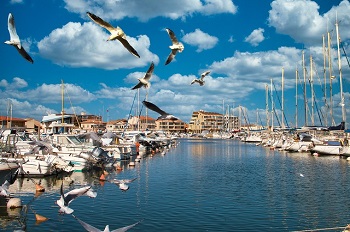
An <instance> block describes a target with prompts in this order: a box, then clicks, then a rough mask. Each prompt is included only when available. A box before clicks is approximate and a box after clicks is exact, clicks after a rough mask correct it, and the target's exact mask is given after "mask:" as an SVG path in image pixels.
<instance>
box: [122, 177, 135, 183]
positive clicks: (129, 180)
mask: <svg viewBox="0 0 350 232" xmlns="http://www.w3.org/2000/svg"><path fill="white" fill-rule="evenodd" d="M136 179H137V177H135V178H133V179H124V180H123V182H124V183H127V184H128V183H131V182H133V181H134V180H136Z"/></svg>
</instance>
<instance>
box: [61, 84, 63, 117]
mask: <svg viewBox="0 0 350 232" xmlns="http://www.w3.org/2000/svg"><path fill="white" fill-rule="evenodd" d="M61 98H62V99H61V102H62V106H61V109H62V111H61V116H62V118H61V123H64V83H63V80H61Z"/></svg>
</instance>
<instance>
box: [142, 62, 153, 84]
mask: <svg viewBox="0 0 350 232" xmlns="http://www.w3.org/2000/svg"><path fill="white" fill-rule="evenodd" d="M153 70H154V63H153V62H152V64H151V65H150V66H149V68H148V70H147V72H146V75H145V77H144V78H143V79H145V80H146V81H148V80H149V79H150V78H151V76H152V74H153Z"/></svg>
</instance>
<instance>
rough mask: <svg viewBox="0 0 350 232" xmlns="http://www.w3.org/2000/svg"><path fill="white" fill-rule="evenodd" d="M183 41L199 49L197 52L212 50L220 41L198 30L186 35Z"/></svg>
mask: <svg viewBox="0 0 350 232" xmlns="http://www.w3.org/2000/svg"><path fill="white" fill-rule="evenodd" d="M182 40H183V41H184V42H185V43H187V44H190V45H192V46H196V47H198V48H197V52H201V51H203V50H208V49H211V48H213V47H215V45H216V44H217V43H218V41H219V39H218V38H217V37H215V36H211V35H209V34H207V33H204V32H203V31H201V30H200V29H198V28H197V29H196V30H195V31H194V32H191V33H188V34H186V35H184V36H183V37H182Z"/></svg>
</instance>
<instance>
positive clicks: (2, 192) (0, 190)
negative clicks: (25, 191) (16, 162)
mask: <svg viewBox="0 0 350 232" xmlns="http://www.w3.org/2000/svg"><path fill="white" fill-rule="evenodd" d="M18 172H19V169H17V170H16V172H15V173H14V175H12V173H11V175H10V178H9V179H8V180H5V182H4V183H3V184H2V185H1V186H0V196H3V197H9V196H10V193H9V192H8V190H9V187H10V185H12V184H13V183H15V181H16V180H17V176H18Z"/></svg>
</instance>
